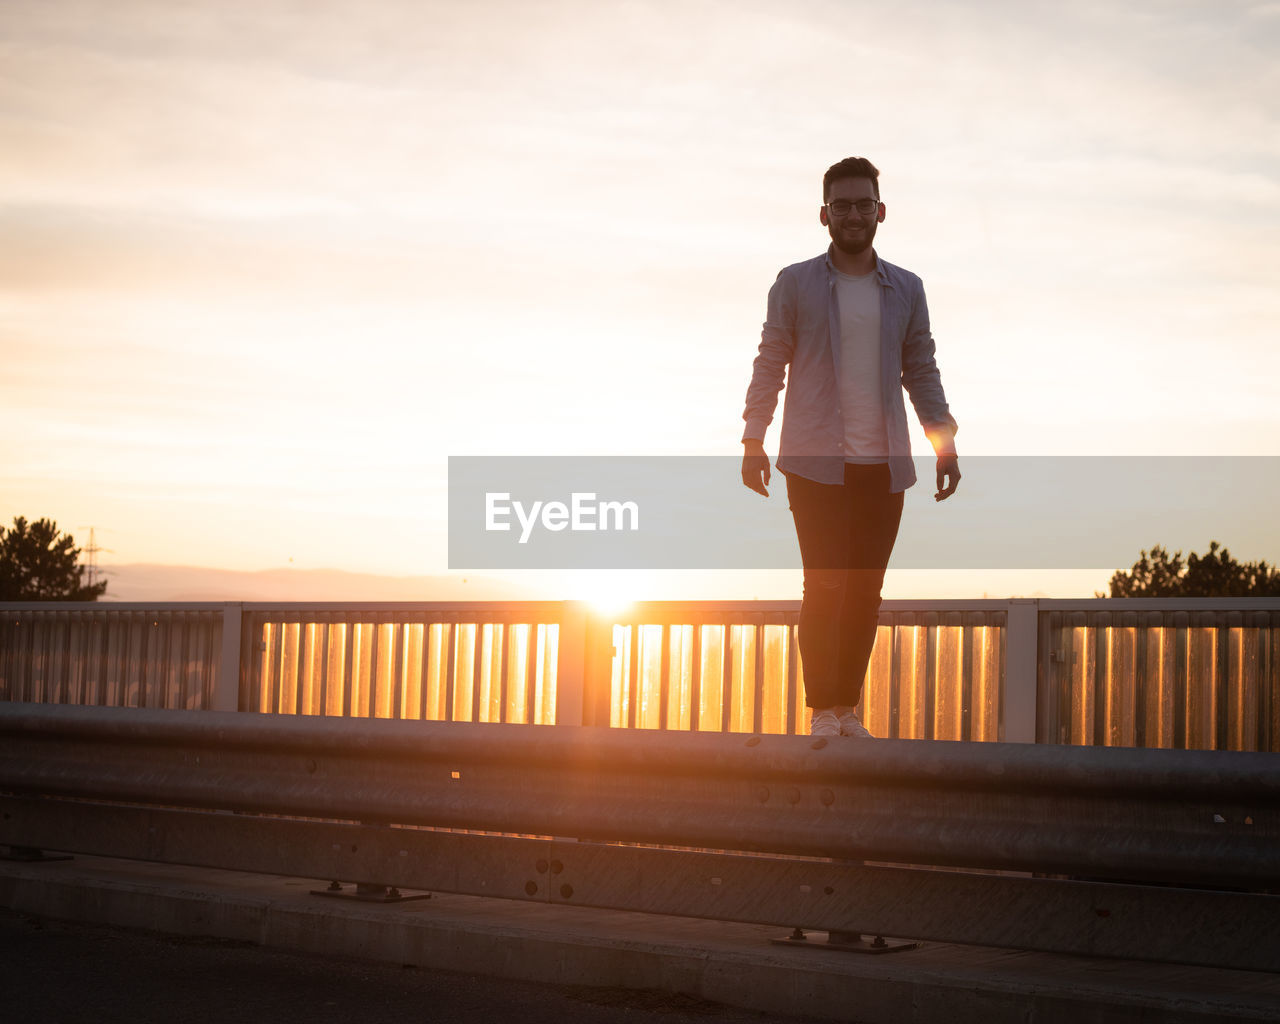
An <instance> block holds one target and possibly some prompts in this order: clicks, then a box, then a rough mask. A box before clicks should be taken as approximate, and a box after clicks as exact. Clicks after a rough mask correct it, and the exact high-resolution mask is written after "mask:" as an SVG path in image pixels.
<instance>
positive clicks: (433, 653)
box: [0, 598, 1280, 751]
mask: <svg viewBox="0 0 1280 1024" xmlns="http://www.w3.org/2000/svg"><path fill="white" fill-rule="evenodd" d="M798 612H799V604H798V602H794V601H792V602H787V601H694V602H674V601H668V602H662V601H655V602H641V603H637V604H635V605H633V606H631V607H630V608H629V609H627V610H626V611H624V612H619V613H616V614H611V615H603V614H600V613H598V612H596V611H594V610H592V609H591V608H590V607H589V606H587V605H584V604H582V603H580V602H571V601H570V602H555V601H547V602H455V603H446V602H419V603H406V602H401V603H355V604H352V603H347V604H341V603H259V604H255V603H247V604H240V603H232V604H191V605H182V604H157V605H140V604H139V605H130V604H114V603H96V604H57V603H51V604H25V605H20V604H0V700H8V701H38V702H45V703H66V704H95V705H105V706H129V707H151V708H154V707H161V708H164V707H171V708H179V707H180V708H189V709H193V710H194V709H200V710H218V711H232V710H240V711H248V712H260V713H275V714H301V715H325V716H333V717H354V718H362V717H374V718H402V719H412V720H428V721H458V722H502V723H513V724H558V725H579V724H581V725H608V726H611V727H614V728H645V729H660V730H669V731H723V732H748V733H752V732H758V733H800V734H803V733H804V732H805V731H806V710H805V707H804V702H803V682H804V678H803V666H802V665H801V663H800V658H799V653H798V649H797V636H796V623H797V619H798ZM1278 693H1280V599H1275V598H1269V599H1268V598H1214V599H1147V598H1142V599H1126V600H1079V601H1077V600H1049V599H1045V600H1022V599H1011V600H980V601H886V602H885V603H884V605H883V607H882V608H881V615H880V628H879V631H878V633H877V639H876V645H875V649H874V651H873V654H872V658H871V664H870V666H869V671H868V676H867V684H866V687H865V690H864V694H865V698H864V703H863V708H862V715H863V718H864V720H865V721H866V722H867V723H868V725H869V726H870V727H871V730H872V732H873V733H875V734H876V735H878V736H884V737H894V738H898V737H901V738H911V739H939V740H980V741H999V740H1004V741H1013V742H1022V743H1029V742H1041V743H1067V744H1075V745H1081V744H1085V745H1100V746H1137V747H1163V748H1189V749H1220V750H1269V751H1280V699H1277V697H1276V695H1277V694H1278Z"/></svg>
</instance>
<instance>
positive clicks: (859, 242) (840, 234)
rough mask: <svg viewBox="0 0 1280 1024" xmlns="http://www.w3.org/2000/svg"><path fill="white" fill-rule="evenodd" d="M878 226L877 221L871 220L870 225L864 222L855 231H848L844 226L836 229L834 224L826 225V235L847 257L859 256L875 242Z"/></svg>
mask: <svg viewBox="0 0 1280 1024" xmlns="http://www.w3.org/2000/svg"><path fill="white" fill-rule="evenodd" d="M879 226H880V225H879V223H878V222H877V221H874V220H873V221H871V223H870V224H868V223H866V222H865V221H864V222H863V223H862V224H860V225H859V226H858V229H857V230H856V231H849V230H847V228H846V227H844V226H841V227H836V225H834V224H828V225H827V233H828V234H829V235H831V241H833V242H834V243H835V246H836V248H837V249H839V250H840V251H841V252H842V253H844V254H845V255H847V256H861V255H862V254H863V253H864V252H866V251H867V250H868V249H870V248H871V243H872V242H874V241H875V240H876V228H877V227H879Z"/></svg>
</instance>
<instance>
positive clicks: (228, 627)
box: [208, 603, 244, 711]
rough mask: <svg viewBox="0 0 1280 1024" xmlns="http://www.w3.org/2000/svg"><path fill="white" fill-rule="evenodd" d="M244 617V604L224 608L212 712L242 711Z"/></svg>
mask: <svg viewBox="0 0 1280 1024" xmlns="http://www.w3.org/2000/svg"><path fill="white" fill-rule="evenodd" d="M243 617H244V605H243V604H240V603H234V604H225V605H223V606H222V654H221V657H220V658H219V661H218V677H217V679H215V680H214V681H213V699H212V700H211V701H210V704H209V708H208V710H210V711H239V710H240V622H241V620H242V619H243Z"/></svg>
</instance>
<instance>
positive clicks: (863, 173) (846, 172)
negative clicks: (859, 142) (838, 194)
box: [822, 156, 880, 203]
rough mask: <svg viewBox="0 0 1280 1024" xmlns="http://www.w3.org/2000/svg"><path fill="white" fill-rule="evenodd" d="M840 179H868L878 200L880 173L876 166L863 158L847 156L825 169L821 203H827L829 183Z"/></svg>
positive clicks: (829, 190) (829, 192)
mask: <svg viewBox="0 0 1280 1024" xmlns="http://www.w3.org/2000/svg"><path fill="white" fill-rule="evenodd" d="M840 178H870V179H871V187H872V188H873V189H875V193H876V198H877V199H879V198H880V181H879V178H880V172H879V171H878V170H876V165H875V164H873V163H872V162H871V161H870V160H868V159H867V158H866V157H865V156H847V157H845V158H844V159H843V160H841V161H840V162H839V163H838V164H832V165H831V166H830V167H828V168H827V173H826V174H824V175H823V176H822V201H823V202H824V203H825V202H826V201H827V196H828V195H830V194H831V183H832V182H833V181H836V180H838V179H840Z"/></svg>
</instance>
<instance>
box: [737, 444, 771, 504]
mask: <svg viewBox="0 0 1280 1024" xmlns="http://www.w3.org/2000/svg"><path fill="white" fill-rule="evenodd" d="M742 444H743V446H744V450H743V453H742V482H743V483H744V484H746V485H747V486H748V487H750V488H751V489H752V490H753V491H755V492H756V493H757V494H763V495H764V496H765V497H766V498H767V497H769V491H768V490H767V489H766V487H765V485H766V484H767V483H768V482H769V456H767V455H766V454H765V453H764V442H763V441H754V440H751V441H743V442H742Z"/></svg>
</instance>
